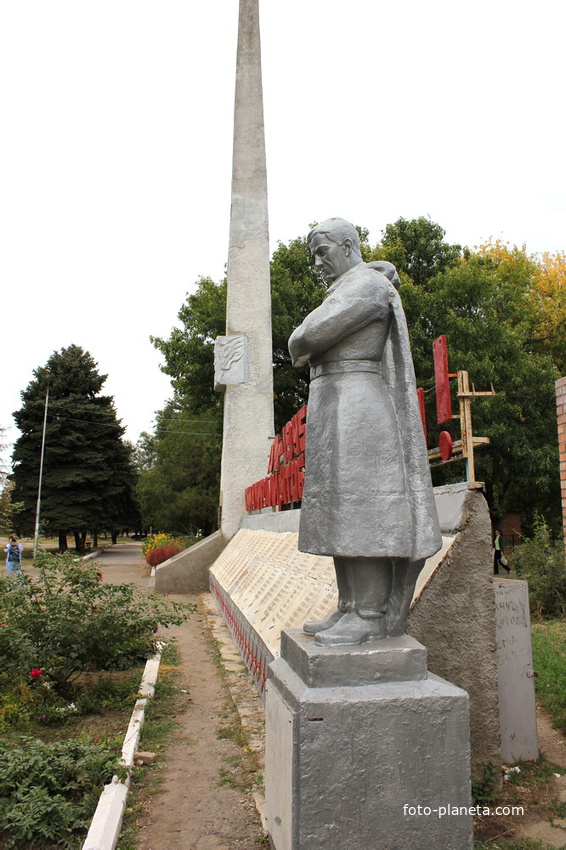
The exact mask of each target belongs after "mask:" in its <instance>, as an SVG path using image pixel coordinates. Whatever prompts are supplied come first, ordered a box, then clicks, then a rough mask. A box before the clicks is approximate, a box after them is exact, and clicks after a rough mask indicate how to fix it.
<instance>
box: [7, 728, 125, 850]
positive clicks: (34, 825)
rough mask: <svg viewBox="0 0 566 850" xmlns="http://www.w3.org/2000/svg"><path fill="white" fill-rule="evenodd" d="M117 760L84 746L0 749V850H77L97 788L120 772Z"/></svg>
mask: <svg viewBox="0 0 566 850" xmlns="http://www.w3.org/2000/svg"><path fill="white" fill-rule="evenodd" d="M118 758H119V748H111V747H110V746H109V745H101V744H94V743H92V742H90V741H85V740H71V741H58V742H56V743H52V744H46V743H44V742H43V741H40V740H38V739H35V738H26V739H24V740H23V743H22V744H21V746H18V747H10V748H7V747H4V746H1V745H0V835H1V836H2V838H1V839H0V846H2V847H3V848H20V847H21V848H26V850H28V848H32V847H38V848H46V847H51V846H54V845H56V846H57V847H62V848H68V849H69V850H70V849H71V848H79V847H80V846H81V844H82V841H84V837H85V835H86V832H87V830H88V825H89V822H90V819H91V818H92V816H93V814H94V811H95V809H96V805H97V802H98V798H99V795H100V792H101V790H102V786H103V785H105V784H107V783H109V782H110V781H111V779H112V776H113V774H114V773H122V774H123V772H124V769H123V768H119V767H117V761H118ZM122 778H123V776H122Z"/></svg>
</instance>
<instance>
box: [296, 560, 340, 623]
mask: <svg viewBox="0 0 566 850" xmlns="http://www.w3.org/2000/svg"><path fill="white" fill-rule="evenodd" d="M334 569H335V571H336V584H337V585H338V608H337V609H336V611H333V612H332V614H330V615H329V616H328V617H326V618H325V619H324V620H311V621H310V622H307V623H304V624H303V632H304V633H305V634H306V635H316V634H317V633H318V632H324V631H326V629H330V628H332V626H335V625H336V623H338V622H339V620H341V619H342V617H343V616H344V614H346V613H347V611H348V609H349V607H350V589H349V586H348V578H347V575H346V565H345V564H344V559H343V558H338V557H337V558H334Z"/></svg>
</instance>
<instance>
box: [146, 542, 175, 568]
mask: <svg viewBox="0 0 566 850" xmlns="http://www.w3.org/2000/svg"><path fill="white" fill-rule="evenodd" d="M183 549H184V547H183V546H177V544H175V543H167V544H166V545H165V546H160V547H159V548H158V549H151V550H150V551H149V552H148V553H147V555H146V556H145V559H146V561H147V563H148V564H149V565H150V566H151V567H156V566H157V565H158V564H162V563H163V562H164V561H168V560H169V558H172V557H173V555H177V554H178V553H179V552H182V551H183Z"/></svg>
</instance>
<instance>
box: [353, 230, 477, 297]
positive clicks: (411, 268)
mask: <svg viewBox="0 0 566 850" xmlns="http://www.w3.org/2000/svg"><path fill="white" fill-rule="evenodd" d="M445 235H446V231H445V230H444V229H443V228H442V227H441V226H440V225H439V224H436V223H435V222H434V221H431V220H430V219H429V218H425V217H424V216H420V218H413V219H409V220H407V219H405V218H398V219H397V221H396V222H394V224H388V225H387V226H386V227H385V230H384V231H383V237H382V239H381V242H380V243H379V244H378V245H377V246H376V247H375V249H374V250H373V251H367V250H366V251H365V252H364V253H365V254H366V256H364V259H365V260H366V261H368V260H370V259H372V260H388V261H389V262H390V263H393V265H394V266H395V267H396V268H397V271H398V272H399V273H400V274H401V275H406V276H407V277H408V278H409V279H410V280H411V281H412V282H413V283H414V284H415V286H426V285H427V283H428V281H429V280H430V279H431V278H433V277H434V276H435V275H436V274H438V273H439V272H444V271H446V269H449V268H453V267H454V266H457V265H458V264H459V262H460V258H461V247H460V245H450V244H448V242H445V241H444V236H445Z"/></svg>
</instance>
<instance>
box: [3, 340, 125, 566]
mask: <svg viewBox="0 0 566 850" xmlns="http://www.w3.org/2000/svg"><path fill="white" fill-rule="evenodd" d="M33 374H34V380H32V381H31V382H30V384H29V385H28V386H27V388H26V389H25V390H24V391H23V392H22V394H21V395H22V407H21V408H20V410H18V411H16V412H15V413H14V418H15V420H16V424H17V426H18V428H19V429H20V431H21V436H20V437H19V439H18V440H17V442H16V444H15V446H14V452H13V464H14V473H13V480H14V494H13V498H14V500H15V501H17V502H21V505H20V507H19V509H18V511H17V514H16V517H15V519H16V522H17V525H18V527H19V528H20V529H21V530H22V531H24V532H25V533H27V534H31V533H32V531H33V528H34V521H35V509H36V500H37V493H38V470H39V464H40V453H41V442H42V429H43V417H44V411H45V400H46V392H47V387H48V386H49V406H48V418H47V428H46V439H45V459H44V469H43V485H42V499H41V519H42V525H43V527H44V528H45V529H46V530H48V531H49V532H51V533H54V534H56V535H57V536H58V537H59V545H60V548H62V549H64V548H66V545H67V534H68V533H69V532H72V533H73V534H74V535H75V543H76V546H77V548H79V547H81V546H82V545H84V541H85V538H86V533H87V530H90V531H91V532H92V533H93V534H94V535H96V534H97V533H98V532H99V531H101V530H103V529H105V530H109V531H110V530H111V531H113V532H115V530H116V529H117V528H119V527H121V526H122V525H127V524H134V523H136V522H137V507H136V502H135V498H134V484H135V472H134V467H133V463H132V458H131V447H129V446H128V445H126V444H125V443H124V441H123V439H122V438H123V434H124V429H123V427H122V426H121V424H120V422H119V421H118V419H117V416H116V410H115V408H114V402H113V399H112V398H111V397H110V396H103V395H100V391H101V388H102V385H103V384H104V382H105V380H106V375H100V374H99V373H98V369H97V364H96V363H95V361H94V360H93V358H92V357H91V355H90V354H89V353H88V352H85V351H83V349H82V348H80V347H79V346H77V345H70V346H69V347H68V348H63V349H61V350H60V351H56V352H54V353H53V354H52V355H51V357H50V358H49V359H48V361H47V363H46V365H45V367H43V368H37V369H35V370H34V373H33Z"/></svg>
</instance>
